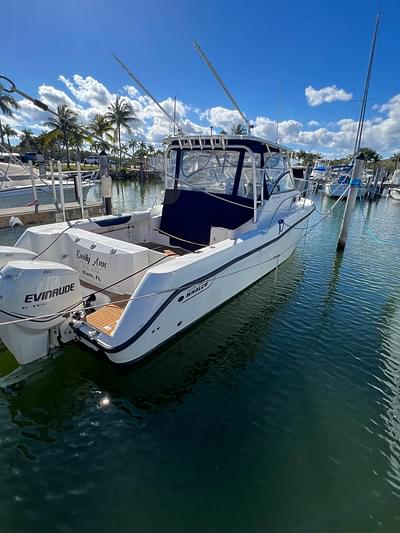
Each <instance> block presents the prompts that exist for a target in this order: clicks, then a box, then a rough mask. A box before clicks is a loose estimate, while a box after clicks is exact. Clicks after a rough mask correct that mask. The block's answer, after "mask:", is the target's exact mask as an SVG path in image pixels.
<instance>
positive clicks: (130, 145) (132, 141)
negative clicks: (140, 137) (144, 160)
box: [128, 137, 138, 159]
mask: <svg viewBox="0 0 400 533" xmlns="http://www.w3.org/2000/svg"><path fill="white" fill-rule="evenodd" d="M137 145H138V142H137V141H135V139H133V138H132V137H131V138H130V139H129V142H128V148H130V149H131V150H132V159H133V158H134V157H135V149H136V146H137Z"/></svg>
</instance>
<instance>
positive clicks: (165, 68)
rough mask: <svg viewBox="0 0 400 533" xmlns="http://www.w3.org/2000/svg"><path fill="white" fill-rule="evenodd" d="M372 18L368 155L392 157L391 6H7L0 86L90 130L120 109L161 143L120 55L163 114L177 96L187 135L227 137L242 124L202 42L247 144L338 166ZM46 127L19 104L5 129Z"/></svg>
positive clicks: (97, 0)
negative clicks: (70, 112) (318, 157)
mask: <svg viewBox="0 0 400 533" xmlns="http://www.w3.org/2000/svg"><path fill="white" fill-rule="evenodd" d="M378 9H380V10H381V12H382V19H381V26H380V31H379V35H378V42H377V48H376V56H375V61H374V65H373V72H372V81H371V87H370V92H369V101H368V105H367V112H366V123H365V127H364V135H363V141H362V145H364V146H370V147H371V148H373V149H375V150H377V151H378V152H379V153H381V154H382V155H384V156H390V155H392V154H393V153H394V152H396V151H400V69H399V68H398V57H399V56H400V39H399V36H398V31H399V20H400V2H398V1H396V0H381V2H380V3H379V4H377V3H376V2H374V1H370V0H365V1H356V0H347V1H343V0H336V1H329V2H328V1H324V0H309V1H303V2H300V1H299V0H297V1H294V0H280V1H279V2H276V1H275V2H271V1H268V0H264V1H262V0H253V1H248V2H244V1H243V0H241V1H238V0H215V1H212V0H201V1H195V0H184V1H183V0H182V1H181V0H169V1H165V0H146V1H143V0H141V1H140V2H138V1H136V0H131V1H128V0H113V1H111V0H107V1H106V0H56V1H54V0H52V1H50V0H29V1H28V0H20V1H19V2H16V1H15V0H3V2H2V9H1V13H2V24H1V27H2V39H1V40H2V53H1V58H0V75H5V76H7V77H9V78H12V80H14V82H15V84H16V85H17V86H18V87H19V88H20V89H21V90H23V91H24V92H26V93H28V94H30V95H32V96H34V97H38V98H40V99H41V100H43V101H44V102H45V103H47V104H48V105H50V106H51V107H52V108H55V107H56V106H57V105H58V104H67V105H69V106H70V107H71V108H73V109H75V110H76V111H77V112H78V114H79V118H80V120H81V121H82V122H85V123H86V122H90V120H92V119H93V117H94V115H95V114H96V113H104V112H105V111H106V110H107V107H108V105H109V104H110V102H111V101H113V99H114V98H115V96H116V95H120V96H123V97H125V98H127V99H128V100H129V101H130V103H131V104H132V107H133V110H134V113H135V115H136V117H137V119H138V120H137V122H136V123H135V126H134V128H133V131H132V134H131V136H133V137H134V138H137V139H139V140H145V141H147V142H151V143H154V144H158V143H160V142H161V141H162V138H163V137H164V136H166V135H168V133H169V132H170V130H171V126H170V124H169V122H168V120H166V119H165V118H164V116H163V115H162V114H161V113H160V112H159V111H158V109H157V107H156V106H155V105H154V104H153V103H152V102H151V100H149V98H148V97H147V96H145V95H144V94H143V93H142V92H141V91H140V90H138V88H137V87H135V84H134V82H133V81H132V80H131V79H130V78H129V77H128V75H127V74H126V72H124V71H123V70H122V68H121V67H120V66H119V65H118V64H117V63H116V62H115V60H114V59H113V57H112V54H113V53H115V54H117V55H118V56H119V57H120V58H121V59H122V60H123V61H124V62H125V63H126V64H127V65H128V66H129V68H130V69H131V70H132V71H133V72H134V73H135V74H136V75H137V76H138V78H139V79H140V80H141V81H142V82H143V83H144V85H145V86H146V87H147V88H148V89H149V90H150V92H152V93H153V94H154V96H155V97H156V98H157V99H158V100H159V101H160V102H162V103H163V105H165V107H166V108H167V110H168V111H170V112H171V111H172V109H173V99H174V97H176V99H177V118H178V120H179V122H180V124H181V125H182V127H183V130H184V131H185V132H186V133H203V132H204V133H209V132H210V127H211V126H212V127H213V129H214V130H213V131H216V132H218V131H219V129H220V128H223V129H225V130H226V131H228V132H229V131H230V129H231V127H232V126H234V125H235V124H238V123H239V122H240V121H241V120H240V117H239V115H238V114H237V112H236V111H234V109H233V106H232V104H231V103H230V101H229V100H228V99H227V97H226V96H225V94H224V93H223V92H222V90H221V89H220V87H219V86H218V84H217V83H216V81H215V80H214V79H213V77H212V75H211V73H210V72H209V71H208V69H207V67H206V66H205V64H204V63H203V62H202V60H201V59H200V57H199V56H198V54H197V52H196V51H195V49H194V47H193V44H192V40H193V39H197V40H198V41H199V43H200V45H201V46H202V48H203V50H204V51H205V52H206V54H207V55H208V57H209V59H210V60H211V62H212V63H213V65H214V66H215V68H216V69H217V71H218V72H219V74H220V75H221V77H222V78H223V80H224V81H225V83H226V85H227V86H228V87H229V90H230V91H231V92H232V93H233V95H234V96H235V98H236V99H237V101H238V102H239V105H240V107H241V109H242V110H243V111H244V113H245V114H246V116H247V117H248V118H249V120H250V122H251V124H252V125H253V126H254V128H253V134H254V135H258V136H261V137H265V138H267V139H269V140H272V141H275V140H276V137H278V141H279V142H280V143H282V144H284V145H286V146H290V147H293V148H294V149H303V150H307V151H314V152H321V153H322V154H324V155H327V156H328V157H335V156H336V157H340V156H343V155H346V154H348V153H350V152H351V151H352V148H353V144H354V138H355V130H356V128H357V120H358V116H359V109H360V105H361V101H360V100H361V98H362V94H363V88H364V80H365V76H366V71H367V65H368V57H369V52H370V47H371V39H372V32H373V28H374V24H375V19H376V14H377V11H378ZM0 81H1V80H0ZM2 120H4V118H3V117H2ZM45 120H46V114H45V113H44V112H42V111H40V110H38V109H37V108H35V107H34V106H33V105H32V104H31V103H30V102H29V101H27V100H25V99H21V98H20V109H19V111H18V112H17V113H16V114H15V116H14V117H13V118H12V119H8V122H9V123H10V124H11V125H12V126H13V127H14V128H15V129H17V130H21V129H23V128H26V127H28V128H31V129H32V130H33V131H34V132H39V131H41V130H43V129H44V127H43V122H44V121H45ZM6 121H7V119H6ZM277 124H278V127H277ZM127 137H128V135H127V133H125V140H126V139H127ZM14 142H15V141H14Z"/></svg>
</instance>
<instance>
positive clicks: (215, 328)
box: [0, 255, 303, 455]
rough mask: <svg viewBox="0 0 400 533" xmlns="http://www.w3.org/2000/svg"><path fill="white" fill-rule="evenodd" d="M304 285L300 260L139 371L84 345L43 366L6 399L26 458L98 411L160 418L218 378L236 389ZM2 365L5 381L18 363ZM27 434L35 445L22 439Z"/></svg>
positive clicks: (221, 310) (172, 344)
mask: <svg viewBox="0 0 400 533" xmlns="http://www.w3.org/2000/svg"><path fill="white" fill-rule="evenodd" d="M302 277H303V264H302V262H301V260H300V258H299V257H298V256H297V255H294V256H292V258H290V259H289V260H288V261H287V262H286V263H285V264H284V265H283V266H282V267H280V268H279V271H278V275H277V277H276V280H275V278H274V276H269V277H265V278H262V279H261V280H259V281H258V282H256V283H255V284H254V285H252V286H251V287H250V288H249V289H248V290H247V291H244V292H243V293H241V294H239V295H238V296H236V297H235V298H234V299H233V300H231V301H230V302H229V303H227V304H225V305H224V306H222V307H221V308H219V309H218V310H216V311H215V312H214V313H212V314H210V315H209V316H207V317H205V318H204V319H203V320H202V321H200V322H199V323H198V324H197V325H195V326H193V327H192V328H191V329H189V330H188V331H187V332H186V333H185V334H184V335H183V336H182V337H178V338H177V340H175V341H171V342H170V343H169V344H167V345H165V346H164V347H163V349H161V350H159V351H157V352H155V353H154V355H153V356H152V357H151V358H150V359H148V360H146V361H145V362H144V363H143V364H142V365H139V366H137V367H134V368H120V367H116V366H115V365H112V364H111V363H107V362H106V361H105V359H103V358H102V357H100V356H96V355H93V353H91V352H90V351H85V350H82V349H81V348H80V347H79V346H77V345H71V346H69V347H66V349H65V351H64V354H63V356H62V357H59V358H56V359H54V360H53V361H47V362H46V364H42V366H41V367H38V372H37V373H36V374H34V375H33V376H31V377H29V378H28V379H27V380H26V382H21V383H20V384H18V385H15V386H13V387H10V388H9V389H7V390H3V391H2V392H1V391H0V395H1V396H3V399H5V401H6V403H7V405H8V408H9V413H10V423H12V424H15V426H16V427H18V428H19V431H20V432H21V435H20V438H21V439H22V440H24V441H25V442H24V446H25V449H26V453H27V454H28V455H32V454H34V453H35V452H34V451H33V450H30V449H29V448H30V444H32V442H33V441H35V440H40V441H44V442H47V441H49V440H52V437H51V434H52V433H53V432H54V431H55V432H58V431H61V432H64V431H66V430H69V429H71V428H72V426H73V424H74V420H75V419H76V417H83V418H88V419H90V420H93V418H95V417H96V410H97V409H104V408H107V407H110V406H111V405H112V407H113V408H115V407H116V408H118V409H121V410H123V411H124V412H125V413H129V414H131V415H132V416H133V417H138V416H140V412H142V411H143V410H144V411H151V412H158V411H161V410H164V409H165V408H170V407H171V406H174V405H177V404H179V403H181V402H182V401H183V399H184V397H185V396H186V395H187V394H188V393H190V392H191V391H192V390H193V388H194V387H195V386H197V385H198V384H201V383H202V382H203V383H204V382H207V380H208V377H207V376H208V375H209V374H210V373H212V376H213V377H212V380H213V381H215V382H216V383H218V384H222V385H226V386H227V387H229V388H232V387H234V386H235V384H236V382H237V379H238V376H239V375H240V374H241V373H242V372H243V370H244V369H245V368H246V367H247V365H248V364H249V363H250V362H251V361H253V360H254V359H255V358H256V357H257V354H258V353H259V352H260V348H261V347H262V346H263V345H264V344H265V343H266V342H268V340H267V339H268V333H269V331H270V328H271V327H273V322H274V320H275V319H276V318H277V316H278V315H279V314H280V313H281V312H282V310H283V309H284V307H285V305H286V304H287V303H288V302H289V301H290V300H291V299H292V298H293V296H294V294H295V292H296V289H297V288H298V287H299V285H300V282H301V280H302ZM278 320H279V318H278ZM277 327H278V326H277ZM0 360H1V361H2V367H1V372H2V373H4V372H6V371H8V370H9V364H8V365H7V363H6V361H7V360H8V361H11V356H9V357H8V358H7V357H5V353H2V354H1V358H0ZM271 393H272V392H271ZM1 396H0V397H1ZM85 411H87V412H86V414H85V413H84V412H85ZM27 433H29V434H30V438H29V439H28V440H27V439H24V438H23V437H22V434H27ZM32 439H33V441H32ZM19 444H20V439H17V440H16V446H19ZM33 448H35V446H33Z"/></svg>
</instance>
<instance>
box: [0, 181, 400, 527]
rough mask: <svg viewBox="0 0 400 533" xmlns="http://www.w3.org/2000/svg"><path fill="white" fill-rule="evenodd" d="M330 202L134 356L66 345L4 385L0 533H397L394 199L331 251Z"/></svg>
mask: <svg viewBox="0 0 400 533" xmlns="http://www.w3.org/2000/svg"><path fill="white" fill-rule="evenodd" d="M119 186H121V187H124V200H123V201H124V208H127V207H129V205H133V206H135V207H136V208H142V207H146V206H148V205H151V204H152V202H153V200H154V197H155V196H157V195H158V194H159V192H160V191H159V187H157V186H156V185H152V186H151V187H150V188H147V189H145V190H144V191H143V194H142V196H140V194H138V193H139V192H140V190H139V188H138V187H136V188H135V189H134V191H133V195H132V194H129V192H128V189H127V187H128V186H127V185H126V184H122V185H121V184H120V185H119ZM318 202H319V208H320V209H326V208H327V207H329V206H330V205H332V202H331V201H330V200H326V199H322V197H320V198H318ZM342 209H343V205H342V206H340V209H339V210H338V211H336V212H335V213H334V215H333V216H332V217H330V218H328V219H327V220H326V221H325V222H323V223H322V224H320V225H319V226H317V227H316V228H315V230H314V231H312V232H311V233H310V234H309V235H308V237H307V239H306V241H305V242H301V243H300V245H299V246H298V248H297V250H296V252H295V254H294V255H293V256H292V257H291V258H290V259H289V260H288V261H287V262H286V263H285V264H284V265H283V266H282V267H280V269H279V273H278V276H277V280H276V285H274V276H273V275H271V276H267V277H266V278H264V279H262V280H261V281H259V282H258V283H256V284H255V285H253V286H252V287H251V288H250V289H248V290H247V291H245V292H243V293H242V294H240V295H239V296H238V297H236V298H235V299H234V300H232V301H231V302H230V303H228V304H227V305H225V306H223V307H222V308H220V309H219V310H217V311H216V312H214V313H213V314H211V315H210V316H208V317H207V318H206V319H204V320H203V321H201V322H200V323H199V324H198V325H197V326H195V327H194V328H192V329H190V330H189V331H188V332H187V333H186V334H184V335H183V336H182V337H180V338H178V340H176V341H174V342H172V343H170V344H169V345H167V347H165V348H163V349H162V351H159V352H158V353H157V354H156V355H155V356H154V357H152V358H150V359H149V360H148V361H147V362H145V363H144V364H143V365H142V366H140V367H136V368H134V367H133V368H116V367H114V366H112V365H111V364H110V363H107V362H106V361H104V360H103V359H101V358H99V357H96V356H95V355H94V354H93V353H91V352H89V351H86V350H84V349H81V348H79V347H77V346H69V347H67V348H66V349H65V353H64V355H63V356H62V357H59V358H57V359H54V360H53V361H51V362H49V363H48V364H47V365H45V366H44V368H43V369H42V371H41V372H39V373H37V374H35V375H34V376H32V377H31V378H30V379H28V380H27V381H26V382H25V383H23V384H21V385H19V386H16V387H11V388H9V389H8V390H5V391H4V390H3V391H1V392H0V427H1V432H0V469H1V473H2V479H1V483H0V531H1V532H2V533H3V532H7V533H8V532H33V531H35V532H36V531H52V532H70V531H71V532H72V531H73V532H77V531H98V532H108V531H119V532H132V531H138V532H140V533H157V532H165V531H171V532H174V533H180V532H182V533H187V532H188V531H190V532H202V533H204V532H225V531H226V532H230V533H232V532H244V531H246V532H252V533H253V532H254V533H258V532H262V531H271V532H285V533H286V532H296V533H297V532H318V533H320V532H329V533H333V532H335V533H336V532H338V531H345V532H347V531H349V532H356V533H365V532H375V531H385V532H398V531H400V395H399V392H400V286H399V279H400V277H399V276H400V262H399V251H400V235H399V232H398V228H399V221H400V203H397V204H396V203H395V202H393V201H391V200H382V201H381V202H380V203H379V204H378V205H376V204H373V205H371V206H368V205H367V204H361V205H357V207H356V210H355V212H354V219H353V224H352V229H351V232H350V236H349V241H348V244H347V247H346V250H345V253H344V255H343V256H341V257H337V256H336V254H335V245H336V239H337V234H338V230H339V224H340V215H341V212H342ZM316 219H318V215H315V219H314V221H315V220H316ZM365 221H368V224H369V229H368V230H367V229H366V226H365ZM15 237H16V235H15V233H13V232H9V233H7V234H5V233H3V234H2V235H1V239H2V242H11V241H13V239H15ZM382 240H384V241H389V242H388V243H383V242H382ZM11 365H12V363H11V358H10V356H9V355H8V354H7V352H3V353H1V354H0V366H1V371H3V372H4V371H5V370H6V369H8V368H10V367H11Z"/></svg>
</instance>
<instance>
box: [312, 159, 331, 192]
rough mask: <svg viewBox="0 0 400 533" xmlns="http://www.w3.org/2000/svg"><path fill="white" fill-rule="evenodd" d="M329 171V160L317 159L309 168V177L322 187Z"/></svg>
mask: <svg viewBox="0 0 400 533" xmlns="http://www.w3.org/2000/svg"><path fill="white" fill-rule="evenodd" d="M330 172H331V167H330V161H327V160H325V159H317V161H316V162H315V164H314V166H313V168H312V170H311V173H310V178H311V179H312V180H313V181H315V182H316V183H317V184H318V185H319V186H321V187H322V185H323V184H324V183H326V182H327V181H328V180H329V178H330Z"/></svg>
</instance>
